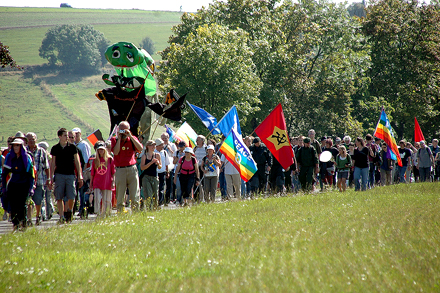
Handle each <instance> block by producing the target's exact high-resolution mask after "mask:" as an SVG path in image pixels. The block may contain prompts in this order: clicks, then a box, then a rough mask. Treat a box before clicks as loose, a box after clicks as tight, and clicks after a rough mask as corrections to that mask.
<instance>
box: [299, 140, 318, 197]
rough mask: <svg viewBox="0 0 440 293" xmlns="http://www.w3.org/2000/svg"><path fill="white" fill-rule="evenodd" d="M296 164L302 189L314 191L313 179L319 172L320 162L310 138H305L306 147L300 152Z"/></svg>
mask: <svg viewBox="0 0 440 293" xmlns="http://www.w3.org/2000/svg"><path fill="white" fill-rule="evenodd" d="M296 162H297V164H298V167H299V176H298V179H299V181H300V183H301V188H302V189H303V190H304V191H311V190H312V189H313V178H314V177H315V174H318V172H319V161H318V154H317V152H316V150H315V147H313V146H312V145H311V139H310V138H309V137H306V138H304V146H303V147H302V148H300V149H299V150H298V153H297V154H296Z"/></svg>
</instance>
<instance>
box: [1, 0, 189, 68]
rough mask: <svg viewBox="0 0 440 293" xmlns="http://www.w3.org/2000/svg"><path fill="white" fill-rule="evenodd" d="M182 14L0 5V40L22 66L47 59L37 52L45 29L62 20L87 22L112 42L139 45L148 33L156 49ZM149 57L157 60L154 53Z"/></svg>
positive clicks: (66, 22) (66, 21) (162, 45)
mask: <svg viewBox="0 0 440 293" xmlns="http://www.w3.org/2000/svg"><path fill="white" fill-rule="evenodd" d="M181 15H182V13H179V12H171V11H145V10H112V9H69V8H18V7H17V8H15V7H0V40H1V41H2V42H3V44H5V45H7V46H9V49H10V51H11V54H12V57H13V58H14V59H15V60H16V61H17V64H19V65H21V66H27V65H40V64H42V63H45V62H46V60H45V59H42V58H40V57H39V56H38V49H39V48H40V46H41V42H42V41H43V38H44V36H45V34H46V32H47V30H48V29H49V28H51V27H54V26H56V25H62V24H90V25H92V26H93V27H94V28H95V29H96V30H98V31H100V32H102V33H103V34H104V35H105V37H106V38H107V39H108V40H110V41H111V42H112V43H116V42H121V41H127V42H132V43H134V44H135V45H139V43H140V42H141V41H142V39H143V38H145V37H147V36H148V37H150V38H151V39H152V40H153V42H154V43H155V47H156V51H161V50H163V49H165V48H166V47H167V45H168V44H167V41H168V38H169V36H170V35H171V33H172V32H171V28H172V27H173V26H174V25H176V24H178V23H179V22H180V16H181ZM152 57H153V59H155V60H160V56H159V55H157V54H154V55H153V56H152Z"/></svg>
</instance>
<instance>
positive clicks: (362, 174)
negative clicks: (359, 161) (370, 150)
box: [353, 167, 369, 191]
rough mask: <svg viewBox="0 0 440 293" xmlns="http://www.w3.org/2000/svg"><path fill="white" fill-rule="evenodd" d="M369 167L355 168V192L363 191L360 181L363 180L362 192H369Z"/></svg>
mask: <svg viewBox="0 0 440 293" xmlns="http://www.w3.org/2000/svg"><path fill="white" fill-rule="evenodd" d="M368 169H369V168H368V167H366V168H359V167H354V174H353V177H354V190H355V191H359V190H361V183H359V180H362V191H365V190H367V185H368Z"/></svg>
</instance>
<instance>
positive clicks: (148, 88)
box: [102, 42, 156, 96]
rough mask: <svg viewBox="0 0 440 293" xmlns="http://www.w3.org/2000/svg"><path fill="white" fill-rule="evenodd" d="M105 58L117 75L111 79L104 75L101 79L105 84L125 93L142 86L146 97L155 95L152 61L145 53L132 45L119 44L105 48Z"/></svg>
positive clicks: (126, 43)
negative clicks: (119, 88)
mask: <svg viewBox="0 0 440 293" xmlns="http://www.w3.org/2000/svg"><path fill="white" fill-rule="evenodd" d="M105 58H106V59H107V61H108V62H109V63H110V64H111V65H113V66H114V67H115V70H116V73H117V74H118V75H113V76H111V77H110V75H108V74H104V75H103V76H102V79H103V80H104V82H105V83H106V84H108V85H114V86H117V87H121V88H122V89H123V90H125V91H127V92H130V91H133V90H135V89H138V88H139V87H140V86H142V85H143V86H144V88H145V95H146V96H153V95H154V94H155V93H156V82H155V80H154V78H153V74H154V60H153V58H151V56H150V54H148V52H147V51H145V50H144V49H138V48H137V47H136V46H135V45H133V44H132V43H128V42H119V43H116V44H113V45H111V46H110V47H108V48H107V50H106V51H105Z"/></svg>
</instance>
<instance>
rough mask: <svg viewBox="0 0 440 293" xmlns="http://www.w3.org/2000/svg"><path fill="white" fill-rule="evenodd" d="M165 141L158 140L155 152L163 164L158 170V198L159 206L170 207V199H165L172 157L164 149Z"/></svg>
mask: <svg viewBox="0 0 440 293" xmlns="http://www.w3.org/2000/svg"><path fill="white" fill-rule="evenodd" d="M163 148H164V141H163V140H162V139H160V138H158V139H156V150H155V152H156V153H158V154H159V155H160V161H161V162H162V167H161V168H160V169H157V176H158V177H159V190H158V193H159V195H158V198H159V206H161V205H163V204H164V205H165V206H168V203H169V202H170V199H169V198H168V199H165V198H164V190H165V180H166V179H167V178H168V177H169V175H170V174H169V172H168V170H169V169H168V167H169V165H170V157H169V156H168V153H167V152H166V151H165V150H164V149H163Z"/></svg>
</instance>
